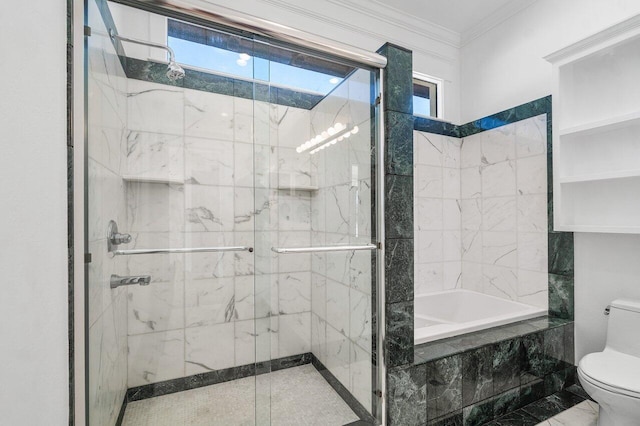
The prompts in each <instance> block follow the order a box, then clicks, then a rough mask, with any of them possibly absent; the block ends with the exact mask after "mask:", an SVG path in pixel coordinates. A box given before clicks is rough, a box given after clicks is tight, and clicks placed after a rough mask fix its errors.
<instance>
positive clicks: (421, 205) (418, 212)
mask: <svg viewBox="0 0 640 426" xmlns="http://www.w3.org/2000/svg"><path fill="white" fill-rule="evenodd" d="M414 203H415V219H414V228H415V230H416V231H437V230H440V229H442V228H443V223H442V220H443V216H442V200H441V199H438V198H415V201H414Z"/></svg>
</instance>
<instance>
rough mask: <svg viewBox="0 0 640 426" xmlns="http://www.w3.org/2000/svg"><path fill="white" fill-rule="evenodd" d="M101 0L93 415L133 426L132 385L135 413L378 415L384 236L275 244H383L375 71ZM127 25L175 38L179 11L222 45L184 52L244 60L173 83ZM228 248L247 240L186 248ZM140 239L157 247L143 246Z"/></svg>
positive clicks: (221, 420)
mask: <svg viewBox="0 0 640 426" xmlns="http://www.w3.org/2000/svg"><path fill="white" fill-rule="evenodd" d="M88 4H89V10H88V22H87V24H88V25H89V26H91V28H92V36H91V37H89V38H88V43H89V46H88V55H89V61H88V81H87V86H88V104H87V108H88V111H87V123H88V138H87V171H88V172H87V174H88V176H87V182H86V185H87V192H88V194H87V203H88V204H87V217H86V223H87V229H88V233H87V235H88V242H87V250H88V252H90V253H91V254H92V256H93V260H92V262H91V263H89V264H88V280H87V295H88V306H87V313H88V314H87V324H86V326H87V330H88V341H87V351H88V356H89V363H88V366H87V377H88V388H89V393H88V401H87V404H88V407H87V412H88V418H89V424H90V425H101V426H102V425H113V424H116V422H117V419H118V416H119V415H120V412H121V408H122V406H123V400H124V398H125V395H127V394H128V395H129V399H130V400H129V402H128V404H127V405H126V411H125V412H124V422H123V424H125V425H138V424H163V423H166V424H185V423H187V422H188V421H190V420H189V419H193V418H194V416H196V418H195V419H194V420H197V422H200V423H203V424H228V425H270V424H282V423H286V424H301V423H304V422H306V421H307V420H308V419H309V418H314V419H316V421H317V422H318V423H319V424H347V423H350V422H353V421H355V420H358V419H359V418H363V417H364V418H366V417H367V414H366V413H371V412H375V411H374V410H373V405H374V401H372V395H373V384H372V381H373V379H372V378H373V377H374V373H375V372H374V367H373V365H372V353H373V350H372V348H373V342H372V334H373V333H372V329H371V327H372V302H373V301H374V300H375V292H374V288H375V279H376V277H375V271H374V269H373V266H372V265H374V263H375V262H374V260H375V259H372V256H374V252H372V251H353V250H350V251H339V252H331V253H319V252H307V253H299V254H277V253H276V252H275V251H273V250H272V249H273V248H278V247H285V248H292V247H293V248H300V247H302V248H305V247H306V248H309V247H311V248H317V247H323V246H340V245H367V244H370V243H371V242H372V240H373V235H372V232H373V230H374V226H375V225H374V224H375V221H374V220H373V216H372V214H373V213H372V212H373V211H374V208H375V201H374V200H375V197H374V193H373V187H374V186H373V182H372V175H374V169H375V165H374V163H373V161H372V159H373V158H375V157H374V155H375V149H374V147H375V133H374V130H373V129H374V127H375V126H374V125H373V118H374V108H373V107H372V105H373V98H374V96H373V93H375V91H374V90H372V87H374V85H375V81H376V80H375V78H376V76H375V74H374V73H373V72H371V71H369V70H365V69H356V68H353V67H352V66H349V65H345V64H342V63H337V62H332V61H331V60H328V59H327V58H324V57H315V56H311V55H308V54H302V53H300V52H296V51H293V50H287V49H284V48H282V47H280V46H274V45H271V44H269V43H268V42H265V41H264V40H261V39H260V40H258V39H251V38H246V37H240V36H238V35H234V34H228V33H224V32H220V31H217V30H213V29H209V28H207V29H204V28H202V27H197V26H193V25H191V27H189V25H190V24H185V23H181V22H178V21H173V20H169V21H168V20H167V18H165V17H162V16H160V15H157V14H153V13H149V12H146V11H141V10H137V9H133V8H130V7H128V6H124V5H121V4H115V3H114V4H112V3H103V2H95V1H94V0H90V1H89V2H88ZM97 5H100V6H99V7H98V6H97ZM107 6H108V7H107ZM105 22H106V23H107V24H105ZM167 22H169V24H167ZM171 22H173V24H171ZM113 23H115V28H116V29H117V32H118V34H121V35H122V36H125V37H129V38H142V39H143V40H144V41H147V42H153V43H159V44H163V43H166V41H167V40H166V34H164V33H162V32H160V33H162V34H160V36H159V39H158V37H157V34H156V36H154V33H155V31H152V30H151V29H152V28H158V25H161V24H162V25H169V26H168V30H169V35H170V40H169V41H170V43H172V44H174V47H176V45H175V43H176V42H177V41H176V40H178V39H179V40H183V41H184V40H190V39H189V38H185V37H182V38H180V37H177V36H175V34H174V35H172V32H171V31H172V27H171V25H174V26H175V28H179V29H180V31H181V34H182V35H185V34H187V33H188V34H191V36H192V37H191V36H190V37H191V38H193V37H195V35H197V34H205V35H206V38H207V39H210V40H218V42H217V44H215V45H208V44H206V43H204V44H203V43H200V44H199V45H198V46H196V47H195V48H197V49H196V50H194V51H192V52H191V54H192V56H187V55H186V53H185V50H184V49H183V50H182V51H180V50H179V49H178V51H177V52H176V59H177V61H178V62H179V63H182V62H183V60H188V61H190V62H194V63H195V61H196V60H199V61H201V65H198V66H200V67H201V68H207V67H205V66H204V65H206V63H211V64H216V63H218V61H219V60H220V59H221V58H223V57H229V58H236V59H234V60H235V61H236V67H239V68H241V70H242V72H243V73H244V74H242V75H240V74H239V72H237V70H235V71H234V70H232V69H231V68H229V69H222V68H220V69H216V71H212V69H211V67H209V68H210V69H208V70H203V69H197V70H196V69H190V68H187V66H185V68H186V76H185V77H184V79H182V80H177V81H171V80H169V79H167V78H166V76H165V73H166V71H165V67H166V64H163V63H162V62H161V61H154V60H153V59H149V58H158V57H163V56H162V55H164V53H165V52H164V51H163V50H161V49H160V50H159V52H157V51H156V50H157V49H155V48H151V49H149V48H146V47H145V48H141V47H140V46H138V45H136V44H131V42H125V41H123V42H118V41H116V42H114V41H113V40H112V39H111V38H110V37H109V35H108V34H109V31H108V28H107V26H109V27H111V26H113V25H114V24H113ZM145 25H146V26H148V27H149V28H147V27H145ZM175 28H174V30H175ZM176 31H177V30H176ZM189 31H193V32H192V33H189ZM141 34H142V35H143V36H142V37H141ZM154 37H155V38H154ZM163 38H164V39H163ZM171 38H174V39H176V40H173V41H172V40H171ZM179 40H178V41H179ZM220 41H224V42H225V43H226V44H224V43H222V44H221V42H220ZM192 42H193V40H192V41H190V43H192ZM192 44H198V43H192ZM130 47H131V49H130ZM133 47H135V49H134V48H133ZM192 47H193V46H192ZM117 49H118V52H116V50H117ZM145 49H147V50H145ZM198 49H199V50H198ZM212 49H215V50H212ZM181 54H182V55H185V56H181ZM244 54H246V55H247V56H248V57H244V56H242V57H241V56H240V55H244ZM123 58H127V60H126V61H123V60H121V59H123ZM185 58H186V59H185ZM238 60H241V61H245V62H246V64H238V63H237V61H238ZM207 61H208V62H207ZM192 65H193V64H192ZM223 73H225V74H226V75H225V76H223V75H222V74H223ZM229 74H234V75H235V77H233V78H231V77H229ZM221 77H223V78H221ZM320 77H321V78H320ZM321 80H322V81H321ZM284 85H286V86H287V87H286V88H285V87H283V86H284ZM320 92H323V95H319V94H318V93H320ZM327 93H328V94H327ZM324 94H326V96H324ZM111 221H114V222H115V223H117V225H118V228H119V229H118V230H117V234H114V235H112V236H111V237H108V236H107V228H108V226H109V224H110V222H111ZM112 230H113V231H114V232H116V231H115V230H114V229H113V228H112ZM127 235H130V239H129V238H128V236H127ZM108 241H111V242H112V246H111V250H112V252H111V253H110V252H109V249H108ZM221 247H225V248H230V247H236V248H238V249H237V250H236V251H207V252H189V249H191V248H199V249H202V248H210V249H213V248H221ZM242 247H251V248H252V250H251V251H249V250H242V249H240V248H242ZM141 249H149V250H152V251H156V252H154V253H146V254H133V253H131V252H130V250H141ZM158 249H182V250H183V252H180V253H175V252H173V253H172V252H167V253H158V252H157V250H158ZM113 250H117V251H118V252H115V251H113ZM184 251H186V252H184ZM356 413H357V414H356Z"/></svg>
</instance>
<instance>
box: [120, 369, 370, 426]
mask: <svg viewBox="0 0 640 426" xmlns="http://www.w3.org/2000/svg"><path fill="white" fill-rule="evenodd" d="M256 390H257V392H256ZM356 420H358V416H356V414H355V413H354V412H353V411H352V410H351V408H349V406H348V405H347V404H346V403H345V402H344V401H343V399H342V398H341V397H340V395H338V394H337V393H336V392H335V391H334V390H333V388H332V387H331V386H330V385H329V384H328V383H327V382H326V381H325V379H324V378H323V377H322V376H321V375H320V373H318V371H317V370H316V369H315V368H314V367H313V365H311V364H306V365H302V366H299V367H294V368H288V369H285V370H279V371H275V372H273V373H269V374H264V375H260V376H256V377H247V378H244V379H238V380H233V381H231V382H226V383H219V384H216V385H211V386H206V387H202V388H197V389H192V390H188V391H184V392H179V393H174V394H170V395H163V396H158V397H155V398H149V399H144V400H140V401H135V402H131V403H129V404H128V405H127V409H126V412H125V416H124V421H123V422H122V425H123V426H146V425H149V426H164V425H167V426H179V425H185V426H186V425H201V426H204V425H207V426H214V425H215V426H218V425H220V426H222V425H224V426H236V425H237V426H245V425H246V426H253V425H255V426H259V425H273V426H288V425H291V426H293V425H296V426H298V425H300V426H302V425H309V426H311V425H317V426H333V425H335V426H342V425H345V424H348V423H351V422H354V421H356Z"/></svg>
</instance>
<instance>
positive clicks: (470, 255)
mask: <svg viewBox="0 0 640 426" xmlns="http://www.w3.org/2000/svg"><path fill="white" fill-rule="evenodd" d="M461 244H462V260H464V261H467V262H482V232H481V231H467V230H465V231H462V241H461Z"/></svg>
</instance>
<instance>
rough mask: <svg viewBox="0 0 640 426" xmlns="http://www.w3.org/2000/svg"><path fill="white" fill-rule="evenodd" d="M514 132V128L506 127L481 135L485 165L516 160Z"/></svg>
mask: <svg viewBox="0 0 640 426" xmlns="http://www.w3.org/2000/svg"><path fill="white" fill-rule="evenodd" d="M514 131H515V127H514V126H511V125H506V126H502V127H498V128H497V129H493V130H489V131H486V132H482V133H480V139H481V145H482V148H481V149H482V161H483V163H484V164H495V163H499V162H503V161H507V160H513V159H515V158H516V144H515V135H514Z"/></svg>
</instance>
